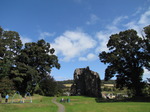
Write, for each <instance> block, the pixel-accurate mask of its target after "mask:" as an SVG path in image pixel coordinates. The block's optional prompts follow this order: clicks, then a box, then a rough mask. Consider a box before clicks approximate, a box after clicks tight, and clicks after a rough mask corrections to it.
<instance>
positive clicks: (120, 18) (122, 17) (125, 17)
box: [113, 16, 128, 25]
mask: <svg viewBox="0 0 150 112" xmlns="http://www.w3.org/2000/svg"><path fill="white" fill-rule="evenodd" d="M125 19H128V16H119V17H117V18H115V19H114V21H113V25H117V24H119V23H120V22H122V21H123V20H125Z"/></svg>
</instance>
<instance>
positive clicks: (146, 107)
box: [58, 96, 150, 112]
mask: <svg viewBox="0 0 150 112" xmlns="http://www.w3.org/2000/svg"><path fill="white" fill-rule="evenodd" d="M64 98H68V97H64ZM69 98H70V99H71V102H70V103H62V104H64V105H65V107H66V112H150V103H144V102H107V103H106V102H105V103H104V102H103V103H97V102H96V101H95V98H90V97H83V96H71V97H69ZM60 99H61V98H59V99H58V101H59V100H60Z"/></svg>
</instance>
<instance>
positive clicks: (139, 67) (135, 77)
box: [99, 26, 150, 96]
mask: <svg viewBox="0 0 150 112" xmlns="http://www.w3.org/2000/svg"><path fill="white" fill-rule="evenodd" d="M144 32H145V34H146V35H145V36H144V38H142V37H139V36H138V35H137V32H136V31H135V30H133V29H131V30H126V31H122V32H120V33H119V34H113V35H111V36H110V39H109V41H108V44H107V47H108V48H109V51H108V52H105V51H103V52H102V53H100V54H99V58H100V61H101V62H103V63H105V64H108V67H107V68H106V70H105V80H109V79H111V78H112V77H114V76H116V78H117V79H116V83H117V87H118V88H123V87H128V88H129V89H131V90H133V93H134V95H135V96H139V95H141V94H142V88H143V86H144V84H143V82H142V76H143V73H144V67H146V68H147V69H149V67H150V66H149V64H150V63H149V62H150V60H149V58H150V51H149V39H150V26H148V27H145V28H144Z"/></svg>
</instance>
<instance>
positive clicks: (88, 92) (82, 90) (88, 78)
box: [71, 67, 101, 97]
mask: <svg viewBox="0 0 150 112" xmlns="http://www.w3.org/2000/svg"><path fill="white" fill-rule="evenodd" d="M100 83H101V81H100V78H99V74H98V73H97V72H94V71H91V70H90V68H89V67H87V68H77V69H76V70H75V71H74V83H73V85H72V87H71V94H72V95H83V96H91V97H101V89H100V87H101V86H100Z"/></svg>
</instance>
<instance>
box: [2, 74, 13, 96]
mask: <svg viewBox="0 0 150 112" xmlns="http://www.w3.org/2000/svg"><path fill="white" fill-rule="evenodd" d="M13 90H15V87H14V83H13V81H12V80H10V79H9V78H8V77H4V78H1V79H0V93H1V94H2V96H5V95H6V94H12V93H13Z"/></svg>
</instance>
